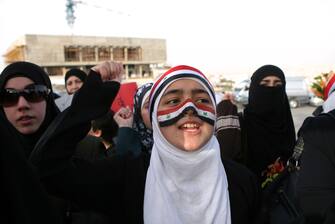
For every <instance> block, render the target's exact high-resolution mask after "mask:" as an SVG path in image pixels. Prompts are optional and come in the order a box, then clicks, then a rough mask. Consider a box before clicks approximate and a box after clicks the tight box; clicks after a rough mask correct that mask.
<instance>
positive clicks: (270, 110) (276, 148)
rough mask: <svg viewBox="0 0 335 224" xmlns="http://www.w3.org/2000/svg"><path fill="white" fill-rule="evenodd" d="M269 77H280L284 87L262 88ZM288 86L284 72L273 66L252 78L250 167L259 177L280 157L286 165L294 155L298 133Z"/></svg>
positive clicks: (247, 115) (248, 117) (247, 119)
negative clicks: (263, 81) (287, 90)
mask: <svg viewBox="0 0 335 224" xmlns="http://www.w3.org/2000/svg"><path fill="white" fill-rule="evenodd" d="M267 76H277V77H278V78H280V80H281V81H282V83H283V84H282V85H281V86H277V87H266V86H261V85H259V83H260V82H261V80H262V79H263V78H265V77H267ZM285 84H286V82H285V75H284V73H283V71H282V70H281V69H280V68H278V67H276V66H273V65H265V66H262V67H261V68H259V69H258V70H256V72H255V73H254V74H253V75H252V78H251V84H250V89H249V104H248V105H247V107H246V109H245V110H244V116H245V127H246V135H247V139H246V140H247V148H248V152H247V160H248V162H247V163H248V166H249V168H250V169H251V170H252V171H254V172H255V173H256V174H257V176H259V177H260V175H261V172H262V171H263V170H265V169H266V167H267V166H268V165H270V164H272V163H273V162H274V161H275V160H276V159H277V158H278V157H281V158H282V159H283V160H284V161H286V160H287V159H288V158H289V157H290V156H291V154H292V152H293V147H294V144H295V130H294V124H293V119H292V114H291V110H290V107H289V102H288V99H287V95H286V91H285Z"/></svg>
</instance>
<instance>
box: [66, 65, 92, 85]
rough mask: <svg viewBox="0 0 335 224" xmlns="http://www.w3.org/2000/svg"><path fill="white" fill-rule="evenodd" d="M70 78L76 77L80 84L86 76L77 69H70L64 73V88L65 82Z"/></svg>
mask: <svg viewBox="0 0 335 224" xmlns="http://www.w3.org/2000/svg"><path fill="white" fill-rule="evenodd" d="M71 76H76V77H77V78H78V79H80V80H81V81H82V82H85V80H86V76H87V74H86V73H85V72H84V71H82V70H80V69H78V68H71V69H70V70H69V71H67V72H66V73H65V86H66V81H67V80H68V79H69V78H70V77H71Z"/></svg>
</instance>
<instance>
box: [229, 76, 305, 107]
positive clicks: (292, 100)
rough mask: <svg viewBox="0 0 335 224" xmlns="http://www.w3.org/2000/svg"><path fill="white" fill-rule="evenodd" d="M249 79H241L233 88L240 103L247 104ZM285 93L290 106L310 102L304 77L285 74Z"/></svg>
mask: <svg viewBox="0 0 335 224" xmlns="http://www.w3.org/2000/svg"><path fill="white" fill-rule="evenodd" d="M249 85H250V80H243V81H242V82H239V83H238V84H237V85H236V87H234V88H233V92H234V94H235V99H236V101H237V102H238V103H240V104H242V105H244V106H245V105H247V104H248V97H249ZM286 94H287V97H288V100H289V104H290V107H291V108H297V107H299V106H302V105H306V104H309V103H310V91H309V88H308V83H307V80H306V78H305V77H302V76H287V77H286Z"/></svg>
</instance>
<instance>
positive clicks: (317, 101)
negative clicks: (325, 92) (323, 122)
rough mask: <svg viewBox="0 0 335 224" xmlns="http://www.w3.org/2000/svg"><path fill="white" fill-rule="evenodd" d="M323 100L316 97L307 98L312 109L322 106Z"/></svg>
mask: <svg viewBox="0 0 335 224" xmlns="http://www.w3.org/2000/svg"><path fill="white" fill-rule="evenodd" d="M323 102H324V100H323V99H321V98H320V97H317V96H315V95H313V94H312V95H311V96H310V98H309V104H310V105H311V106H314V107H318V106H321V105H322V104H323Z"/></svg>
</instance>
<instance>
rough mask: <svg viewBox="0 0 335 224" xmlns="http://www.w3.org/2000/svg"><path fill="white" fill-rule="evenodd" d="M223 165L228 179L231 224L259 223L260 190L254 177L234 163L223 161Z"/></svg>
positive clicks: (243, 167)
mask: <svg viewBox="0 0 335 224" xmlns="http://www.w3.org/2000/svg"><path fill="white" fill-rule="evenodd" d="M223 165H224V167H225V170H226V174H227V179H228V190H229V200H230V208H231V210H230V212H231V218H232V223H237V224H244V223H245V224H246V223H255V224H256V223H259V222H258V218H259V209H260V199H261V189H260V184H259V182H258V180H257V178H256V176H255V175H254V174H253V173H252V172H251V171H250V170H248V169H247V168H246V167H245V166H244V165H241V164H238V163H236V162H234V161H231V160H223Z"/></svg>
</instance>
